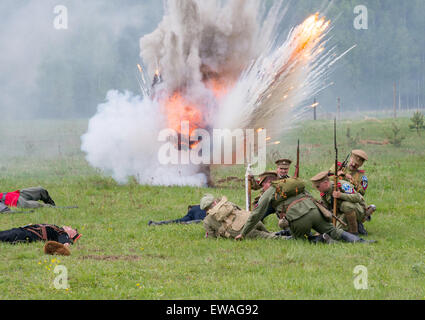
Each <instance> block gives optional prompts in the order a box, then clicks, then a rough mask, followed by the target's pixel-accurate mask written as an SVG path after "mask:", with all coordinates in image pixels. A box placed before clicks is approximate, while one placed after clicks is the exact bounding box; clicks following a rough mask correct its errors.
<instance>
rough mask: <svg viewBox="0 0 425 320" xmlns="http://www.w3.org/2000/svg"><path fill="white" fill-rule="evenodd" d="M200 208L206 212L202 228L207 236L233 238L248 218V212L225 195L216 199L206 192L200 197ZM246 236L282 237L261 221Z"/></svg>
mask: <svg viewBox="0 0 425 320" xmlns="http://www.w3.org/2000/svg"><path fill="white" fill-rule="evenodd" d="M201 209H202V210H205V211H206V212H207V216H206V218H205V219H204V228H205V231H206V237H207V238H219V237H223V238H235V237H236V236H237V235H238V234H239V232H240V231H241V229H242V227H243V226H244V224H245V222H246V221H247V220H248V218H249V212H248V211H244V210H241V209H240V208H239V207H238V206H237V205H235V204H234V203H232V202H230V201H228V200H227V198H226V197H222V198H221V199H216V198H214V196H212V195H210V194H208V195H205V196H204V197H203V198H202V199H201ZM246 237H247V238H264V239H282V238H283V237H281V236H278V235H276V234H275V233H273V232H269V231H268V230H267V229H266V227H265V226H264V224H263V223H261V222H258V223H256V225H255V226H254V227H253V228H252V230H250V232H248V233H247V235H246Z"/></svg>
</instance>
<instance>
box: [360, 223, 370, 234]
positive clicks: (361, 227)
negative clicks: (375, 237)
mask: <svg viewBox="0 0 425 320" xmlns="http://www.w3.org/2000/svg"><path fill="white" fill-rule="evenodd" d="M358 226H359V233H360V234H361V235H363V236H367V234H368V233H367V231H366V229H365V227H364V225H363V223H361V222H358Z"/></svg>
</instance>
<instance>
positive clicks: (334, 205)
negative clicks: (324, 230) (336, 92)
mask: <svg viewBox="0 0 425 320" xmlns="http://www.w3.org/2000/svg"><path fill="white" fill-rule="evenodd" d="M334 147H335V175H334V192H336V191H338V144H337V141H336V118H335V119H334ZM336 214H337V199H335V198H333V216H334V217H333V218H332V222H333V224H334V226H336V221H337V220H336V219H335V217H336Z"/></svg>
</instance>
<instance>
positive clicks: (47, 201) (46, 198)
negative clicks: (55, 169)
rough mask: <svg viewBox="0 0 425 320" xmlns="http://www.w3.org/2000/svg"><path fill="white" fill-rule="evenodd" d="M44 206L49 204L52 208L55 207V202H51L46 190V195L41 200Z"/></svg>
mask: <svg viewBox="0 0 425 320" xmlns="http://www.w3.org/2000/svg"><path fill="white" fill-rule="evenodd" d="M41 200H42V201H43V202H44V203H45V204H50V205H51V206H53V207H56V204H55V202H54V201H53V199H52V198H51V197H50V195H49V192H48V191H47V190H46V195H45V197H44V198H42V199H41Z"/></svg>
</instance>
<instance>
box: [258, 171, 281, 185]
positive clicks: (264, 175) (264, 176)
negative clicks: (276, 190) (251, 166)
mask: <svg viewBox="0 0 425 320" xmlns="http://www.w3.org/2000/svg"><path fill="white" fill-rule="evenodd" d="M268 177H273V178H276V179H277V178H278V177H277V173H276V172H273V171H266V172H263V173H262V174H260V175H259V178H260V179H259V181H258V184H259V185H261V184H262V183H263V182H264V180H266V179H267V178H268Z"/></svg>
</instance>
